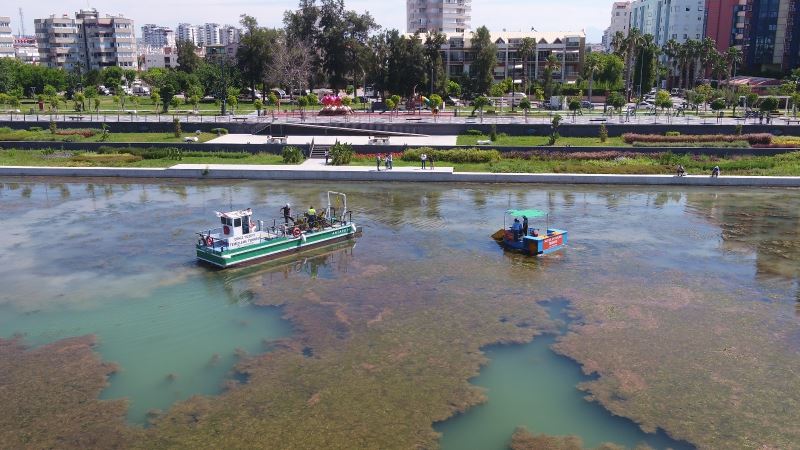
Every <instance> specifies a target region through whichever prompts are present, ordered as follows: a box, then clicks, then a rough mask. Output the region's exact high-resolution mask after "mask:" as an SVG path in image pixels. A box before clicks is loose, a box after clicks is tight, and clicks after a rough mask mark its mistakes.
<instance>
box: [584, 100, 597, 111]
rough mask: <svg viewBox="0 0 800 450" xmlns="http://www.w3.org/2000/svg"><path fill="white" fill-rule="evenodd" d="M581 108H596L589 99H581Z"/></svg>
mask: <svg viewBox="0 0 800 450" xmlns="http://www.w3.org/2000/svg"><path fill="white" fill-rule="evenodd" d="M581 108H583V109H594V103H592V102H590V101H589V100H582V101H581Z"/></svg>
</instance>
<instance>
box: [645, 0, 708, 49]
mask: <svg viewBox="0 0 800 450" xmlns="http://www.w3.org/2000/svg"><path fill="white" fill-rule="evenodd" d="M705 4H706V2H705V0H637V1H634V2H633V3H631V22H630V28H631V29H633V28H637V29H639V31H641V32H642V34H652V35H653V36H654V37H655V43H656V45H658V46H663V45H664V44H666V43H667V41H669V40H670V39H674V40H676V41H677V42H678V43H683V42H685V41H687V40H689V39H694V40H700V39H703V33H704V25H705V22H704V21H705V9H706V8H705V6H706V5H705Z"/></svg>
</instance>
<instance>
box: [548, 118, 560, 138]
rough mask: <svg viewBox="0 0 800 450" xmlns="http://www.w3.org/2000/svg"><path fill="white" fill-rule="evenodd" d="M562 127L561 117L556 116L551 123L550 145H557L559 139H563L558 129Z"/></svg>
mask: <svg viewBox="0 0 800 450" xmlns="http://www.w3.org/2000/svg"><path fill="white" fill-rule="evenodd" d="M560 126H561V115H560V114H556V115H554V116H553V120H552V121H551V122H550V142H549V145H555V144H556V141H557V140H558V138H560V137H561V135H560V134H558V128H559V127H560Z"/></svg>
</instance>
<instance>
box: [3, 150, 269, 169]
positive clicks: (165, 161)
mask: <svg viewBox="0 0 800 450" xmlns="http://www.w3.org/2000/svg"><path fill="white" fill-rule="evenodd" d="M176 164H247V165H255V164H263V165H274V164H283V159H282V158H281V157H280V155H273V154H269V153H257V154H252V155H251V154H243V153H222V152H219V153H212V152H183V153H182V156H181V157H180V159H177V158H158V159H141V158H140V157H137V156H135V155H130V154H127V153H124V152H122V153H111V154H98V153H92V152H70V151H60V150H0V166H35V167H42V166H49V167H170V166H174V165H176Z"/></svg>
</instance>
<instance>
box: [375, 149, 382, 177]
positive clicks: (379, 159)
mask: <svg viewBox="0 0 800 450" xmlns="http://www.w3.org/2000/svg"><path fill="white" fill-rule="evenodd" d="M375 165H376V166H377V167H378V172H380V171H381V154H380V153H378V154H377V155H375Z"/></svg>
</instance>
